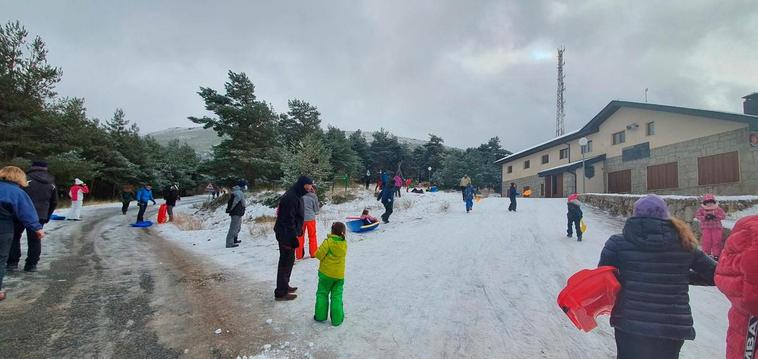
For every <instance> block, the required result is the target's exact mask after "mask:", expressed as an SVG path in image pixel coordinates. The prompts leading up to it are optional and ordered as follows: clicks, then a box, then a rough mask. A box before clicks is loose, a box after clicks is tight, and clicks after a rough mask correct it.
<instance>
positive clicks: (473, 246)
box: [157, 193, 729, 359]
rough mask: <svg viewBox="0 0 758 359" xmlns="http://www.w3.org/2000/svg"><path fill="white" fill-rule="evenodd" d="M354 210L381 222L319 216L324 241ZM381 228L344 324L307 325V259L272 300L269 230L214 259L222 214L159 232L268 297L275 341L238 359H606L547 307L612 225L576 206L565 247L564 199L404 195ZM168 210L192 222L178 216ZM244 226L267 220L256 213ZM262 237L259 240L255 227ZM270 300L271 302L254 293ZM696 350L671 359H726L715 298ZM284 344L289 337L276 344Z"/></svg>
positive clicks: (355, 253)
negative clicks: (467, 201)
mask: <svg viewBox="0 0 758 359" xmlns="http://www.w3.org/2000/svg"><path fill="white" fill-rule="evenodd" d="M363 208H370V209H371V211H372V214H373V215H375V216H378V215H380V214H381V213H382V212H381V210H380V208H381V206H380V205H379V203H378V202H376V201H375V200H374V199H373V198H372V197H371V196H370V194H369V193H365V194H364V195H363V196H362V197H361V198H360V199H358V200H356V201H353V202H350V203H345V204H341V205H336V206H332V205H328V206H325V208H323V210H322V212H321V213H320V214H319V216H318V224H319V226H318V235H319V240H322V239H323V238H324V236H325V234H326V229H327V227H328V226H329V225H331V223H332V222H333V221H336V220H344V217H345V216H348V215H355V214H358V213H359V212H360V210H362V209H363ZM395 208H396V210H395V214H393V216H392V217H391V219H390V220H391V223H390V224H386V225H381V226H380V228H379V229H377V230H376V231H374V232H369V233H366V234H361V235H356V234H349V235H348V244H349V250H348V257H347V269H346V278H345V293H344V303H345V313H346V319H345V322H344V324H343V325H342V326H340V327H336V328H335V327H332V326H330V325H328V324H324V323H317V322H314V321H313V319H312V317H313V308H314V301H315V291H316V283H317V276H316V273H317V268H318V261H317V260H315V259H305V260H303V261H298V262H297V263H296V265H295V268H294V270H293V274H292V283H291V285H293V286H297V287H299V288H300V289H299V290H298V292H297V293H298V295H299V297H298V298H297V299H296V300H295V301H293V302H273V289H274V277H275V273H276V263H277V259H278V250H277V245H276V241H275V239H274V236H273V233H272V231H271V230H270V228H271V225H272V224H271V223H270V222H267V221H260V222H258V223H256V222H255V220H254V218H248V221H247V224H246V226H245V227H243V231H242V233H241V236H240V238H241V239H242V241H243V242H242V244H241V246H240V247H239V248H234V249H226V248H224V236H225V234H226V230H227V226H228V217H227V216H226V215H225V214H224V213H223V211H222V210H219V211H217V212H215V213H214V215H213V216H212V217H210V218H208V219H206V220H205V221H204V223H205V225H206V226H208V228H206V229H202V230H197V231H182V230H179V229H178V228H177V227H175V226H173V225H167V226H159V227H158V229H157V230H158V231H160V232H161V233H162V234H163V236H164V237H167V238H171V239H172V240H173V241H175V243H177V244H179V245H181V246H185V247H186V248H189V249H191V250H193V251H195V252H196V253H199V254H202V255H203V256H207V257H210V258H212V259H213V260H214V261H216V262H217V263H219V264H220V265H222V266H224V267H226V268H227V269H228V271H229V272H234V273H239V274H241V275H244V276H246V277H247V278H248V281H249V283H250V285H251V286H258V287H260V288H264V289H263V290H264V291H265V290H270V291H271V292H270V293H271V294H270V295H271V303H272V304H271V305H269V306H266V307H264V308H253V309H252V310H255V311H259V312H260V317H261V318H266V319H270V320H266V319H262V323H264V322H265V323H267V324H264V325H270V326H272V327H274V329H275V330H276V331H277V332H278V333H283V334H285V339H281V338H280V339H277V340H276V341H275V342H271V343H268V344H269V345H267V346H262V347H261V348H260V349H259V351H258V352H253V353H246V355H249V356H250V357H253V356H256V355H260V356H259V357H261V358H278V357H290V358H293V357H294V358H326V357H339V358H359V357H360V358H393V357H404V358H442V357H448V358H459V357H466V358H571V359H578V358H593V359H594V358H612V357H614V355H615V342H614V339H613V331H612V329H611V328H610V327H609V325H608V318H607V317H604V318H601V319H600V320H599V327H598V328H597V329H595V330H594V331H593V332H591V333H583V332H580V331H579V330H577V329H576V328H574V327H573V325H572V324H571V323H570V322H569V320H568V319H567V318H566V316H565V315H564V313H563V312H562V311H561V310H560V309H559V308H558V306H557V304H556V297H557V295H558V292H559V291H560V290H561V289H562V288H563V287H564V285H565V281H566V279H567V278H568V277H569V276H570V275H571V274H572V273H574V272H576V271H577V270H579V269H582V268H590V267H595V266H596V264H597V260H598V258H599V255H600V250H601V248H602V246H603V244H604V243H605V241H606V239H607V238H608V237H609V236H610V235H612V234H614V233H618V232H620V230H621V226H622V222H621V221H620V220H618V219H615V218H610V217H609V216H607V215H606V214H604V213H602V212H599V211H595V210H592V209H585V216H586V217H585V221H586V223H587V225H588V226H589V230H588V232H587V233H586V236H585V241H584V242H581V243H579V242H576V241H575V240H571V239H568V238H566V236H565V230H566V228H565V218H566V217H565V211H566V209H565V200H561V199H520V201H519V211H518V212H517V213H509V212H508V211H507V210H506V208H507V199H500V198H486V199H483V200H482V201H481V202H480V203H478V204H475V206H474V211H473V212H472V213H469V214H467V213H465V210H464V206H463V202H462V201H461V197H460V194H459V193H427V194H424V195H414V194H405V193H404V194H403V197H402V198H400V199H398V200H397V202H396V205H395ZM178 211H179V212H183V213H194V212H195V210H194V209H192V208H189V207H180V208H179V209H178ZM248 213H251V215H250V217H260V216H264V215H267V216H270V215H272V214H273V212H272V210H271V209H268V208H264V207H261V206H259V205H253V206H250V207H248ZM256 228H262V229H260V230H259V229H256ZM264 295H268V293H264ZM690 295H691V298H692V300H691V303H692V307H693V313H694V318H695V328H696V330H697V333H698V334H697V339H696V340H695V341H688V342H686V343H685V345H684V348H683V350H682V356H681V357H682V358H693V359H694V358H719V357H724V351H725V335H726V334H725V333H726V327H727V310H728V307H729V303H728V301H727V300H726V299H725V298H724V296H723V295H722V294H721V293H720V292H719V291H718V290H717V289H716V288H713V287H711V288H702V287H691V290H690ZM287 333H289V334H287Z"/></svg>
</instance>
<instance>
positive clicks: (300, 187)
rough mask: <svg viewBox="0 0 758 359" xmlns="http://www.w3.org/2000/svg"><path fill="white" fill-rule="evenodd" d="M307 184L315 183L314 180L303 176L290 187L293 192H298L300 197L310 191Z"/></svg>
mask: <svg viewBox="0 0 758 359" xmlns="http://www.w3.org/2000/svg"><path fill="white" fill-rule="evenodd" d="M307 184H313V180H312V179H310V178H308V177H306V176H301V177H300V178H298V179H297V182H295V184H294V185H293V186H292V188H290V189H291V190H292V191H293V192H295V193H297V195H298V196H299V197H302V196H305V194H306V193H308V191H306V190H305V185H307Z"/></svg>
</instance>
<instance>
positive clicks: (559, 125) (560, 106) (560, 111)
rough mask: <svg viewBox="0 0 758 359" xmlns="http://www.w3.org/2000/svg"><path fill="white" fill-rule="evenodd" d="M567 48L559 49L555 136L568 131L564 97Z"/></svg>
mask: <svg viewBox="0 0 758 359" xmlns="http://www.w3.org/2000/svg"><path fill="white" fill-rule="evenodd" d="M564 51H566V49H565V48H560V49H558V96H557V99H556V111H555V137H558V136H563V134H564V133H566V128H565V124H564V122H565V119H566V112H565V111H564V107H565V105H566V99H565V98H564V97H563V96H564V93H565V92H566V84H565V83H564V82H563V80H564V75H563V65H564V62H563V52H564Z"/></svg>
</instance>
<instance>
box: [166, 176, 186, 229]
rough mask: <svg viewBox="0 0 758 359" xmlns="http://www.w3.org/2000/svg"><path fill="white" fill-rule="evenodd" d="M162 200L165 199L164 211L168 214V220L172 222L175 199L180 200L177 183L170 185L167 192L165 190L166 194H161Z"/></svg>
mask: <svg viewBox="0 0 758 359" xmlns="http://www.w3.org/2000/svg"><path fill="white" fill-rule="evenodd" d="M163 200H164V201H166V212H167V214H168V221H169V222H173V221H174V207H176V201H181V200H182V199H181V197H179V186H177V185H171V187H170V188H169V189H168V192H166V195H165V196H163Z"/></svg>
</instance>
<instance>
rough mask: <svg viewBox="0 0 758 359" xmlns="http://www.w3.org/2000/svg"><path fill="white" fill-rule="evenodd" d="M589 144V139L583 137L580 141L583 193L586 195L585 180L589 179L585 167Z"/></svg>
mask: <svg viewBox="0 0 758 359" xmlns="http://www.w3.org/2000/svg"><path fill="white" fill-rule="evenodd" d="M587 143H589V140H588V139H587V137H582V138H580V139H579V152H581V153H582V193H584V190H585V188H584V179H585V178H586V177H587V167H585V165H584V152H586V151H585V150H586V149H587Z"/></svg>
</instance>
